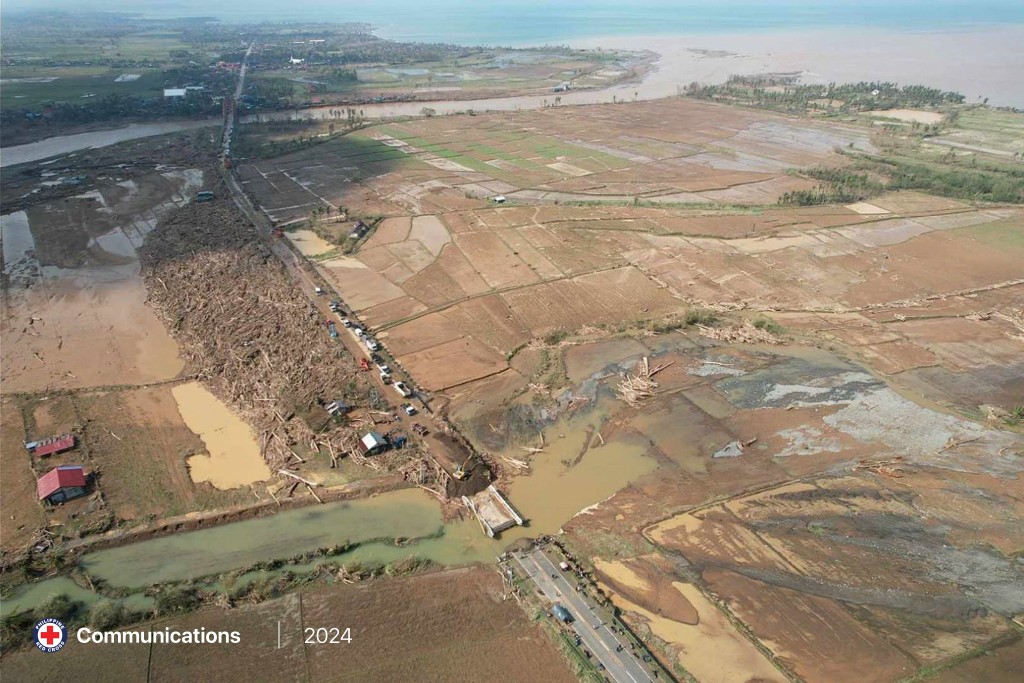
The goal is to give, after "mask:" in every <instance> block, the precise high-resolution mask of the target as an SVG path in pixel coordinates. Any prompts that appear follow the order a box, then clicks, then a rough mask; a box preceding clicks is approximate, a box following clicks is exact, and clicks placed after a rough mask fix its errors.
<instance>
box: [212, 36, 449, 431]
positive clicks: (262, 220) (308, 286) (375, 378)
mask: <svg viewBox="0 0 1024 683" xmlns="http://www.w3.org/2000/svg"><path fill="white" fill-rule="evenodd" d="M255 45H256V41H253V42H252V43H250V44H249V49H248V50H247V51H246V53H245V58H244V59H243V60H242V68H241V71H240V73H239V77H238V85H237V87H236V89H235V98H236V100H237V98H238V97H240V96H241V93H242V89H243V87H244V84H245V75H246V69H247V66H248V64H247V62H248V59H249V55H250V54H251V53H252V51H253V48H254V47H255ZM233 123H234V122H233V121H226V122H225V125H226V126H227V132H226V135H225V153H228V149H229V147H230V144H231V143H230V140H231V132H232V126H233ZM221 174H222V176H223V178H224V180H225V182H226V183H227V185H228V189H229V190H230V191H231V196H232V199H234V201H235V204H236V205H237V206H238V208H239V209H241V210H242V213H244V214H245V215H246V216H248V217H249V220H250V221H252V223H253V225H255V226H256V228H257V229H258V230H260V231H261V232H262V233H263V234H265V235H269V234H270V232H271V231H272V230H273V225H271V223H270V220H269V219H268V218H267V217H266V216H265V215H264V214H262V213H261V212H260V211H259V209H257V208H256V207H255V206H253V205H252V203H251V202H250V201H249V198H248V197H246V196H245V193H244V192H243V191H242V187H241V185H239V183H238V179H237V178H236V177H235V175H234V173H232V172H230V171H227V170H225V169H223V168H221ZM269 242H270V251H271V252H272V253H273V254H274V255H275V256H277V258H279V259H280V260H281V262H282V263H283V264H284V266H285V270H286V271H287V272H288V273H289V275H291V276H292V279H293V280H294V281H295V283H296V284H297V285H298V286H299V289H301V290H302V293H303V294H305V295H306V298H308V299H309V301H310V302H311V303H312V304H313V306H314V307H315V308H316V309H317V311H318V312H319V313H320V314H321V315H322V316H323V319H324V323H325V325H324V328H323V334H325V335H326V334H327V325H326V322H327V321H333V322H334V323H335V326H336V327H337V329H338V342H340V343H341V344H342V345H344V346H345V347H346V349H347V350H348V352H349V354H350V355H351V356H352V357H353V358H354V359H359V358H361V357H363V356H365V357H367V358H369V356H370V352H369V351H368V350H367V348H366V346H365V345H364V344H363V343H362V342H361V341H359V338H358V337H356V335H355V334H354V333H353V332H352V331H351V330H349V329H346V328H344V327H342V325H341V322H340V319H339V317H338V316H337V315H335V314H334V313H333V312H331V310H330V309H329V307H328V304H329V302H330V300H331V299H335V298H338V299H340V296H338V293H337V292H335V291H334V289H333V288H329V289H328V290H327V291H326V293H325V294H324V295H323V296H320V295H317V294H316V291H315V289H316V287H317V284H318V283H317V282H316V281H314V279H313V278H312V277H310V275H309V273H308V272H307V270H306V268H305V267H304V265H305V262H304V260H303V259H302V258H301V257H300V256H298V255H297V254H296V253H295V252H294V251H292V250H291V249H290V248H289V247H288V245H287V244H285V241H284V239H276V238H273V237H271V238H270V240H269ZM342 303H344V302H342ZM392 371H394V369H392ZM367 374H368V375H370V377H371V382H372V383H373V384H374V386H375V387H376V388H377V394H378V395H379V396H380V397H381V399H382V402H383V403H382V405H381V408H382V409H384V410H386V411H388V412H390V413H392V414H393V415H395V416H396V417H397V418H398V419H397V421H396V422H393V423H391V424H389V425H387V428H388V429H401V430H403V431H404V433H405V435H406V436H407V437H410V438H417V437H415V436H414V434H413V432H412V424H413V423H415V422H417V421H422V420H423V418H422V417H420V416H419V415H416V416H413V417H409V416H408V415H406V414H405V412H404V411H402V410H401V409H400V407H399V406H400V405H401V404H404V403H408V402H410V401H412V399H413V398H414V397H415V398H416V399H417V400H419V397H418V396H417V395H416V394H414V395H413V396H412V397H409V398H403V397H402V396H401V395H400V394H399V393H398V392H397V391H396V390H395V388H394V387H393V386H391V384H385V383H384V381H383V380H381V378H380V376H379V373H378V372H377V369H376V368H374V367H373V366H371V369H370V371H369V372H368V373H367ZM395 378H396V379H405V378H402V377H399V376H398V375H395ZM406 384H408V381H406ZM420 403H421V405H424V404H423V403H422V400H420ZM428 425H429V422H428ZM382 431H383V430H382Z"/></svg>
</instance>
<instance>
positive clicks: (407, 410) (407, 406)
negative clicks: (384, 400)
mask: <svg viewBox="0 0 1024 683" xmlns="http://www.w3.org/2000/svg"><path fill="white" fill-rule="evenodd" d="M402 410H404V411H405V414H406V415H408V416H409V417H412V416H413V415H415V414H416V408H415V407H414V406H413V404H411V403H406V404H405V405H404V406H402Z"/></svg>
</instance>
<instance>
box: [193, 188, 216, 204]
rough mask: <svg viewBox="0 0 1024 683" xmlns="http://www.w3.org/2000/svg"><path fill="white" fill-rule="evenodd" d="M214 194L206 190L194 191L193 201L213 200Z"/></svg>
mask: <svg viewBox="0 0 1024 683" xmlns="http://www.w3.org/2000/svg"><path fill="white" fill-rule="evenodd" d="M214 196H215V195H214V194H213V193H212V192H209V191H207V190H203V191H202V192H197V193H196V196H195V201H196V202H211V201H213V199H214Z"/></svg>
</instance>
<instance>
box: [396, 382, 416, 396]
mask: <svg viewBox="0 0 1024 683" xmlns="http://www.w3.org/2000/svg"><path fill="white" fill-rule="evenodd" d="M394 387H395V391H397V392H398V393H400V394H401V395H402V396H405V397H406V398H408V397H409V396H412V389H410V388H409V387H408V386H406V384H405V382H395V384H394Z"/></svg>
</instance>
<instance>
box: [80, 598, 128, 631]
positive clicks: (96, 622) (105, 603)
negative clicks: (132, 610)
mask: <svg viewBox="0 0 1024 683" xmlns="http://www.w3.org/2000/svg"><path fill="white" fill-rule="evenodd" d="M128 616H129V615H128V611H127V610H125V608H124V607H123V606H122V605H121V603H119V602H114V601H113V600H101V601H100V602H98V603H96V605H94V606H93V608H92V610H91V611H90V612H89V627H90V628H92V629H93V630H94V631H109V630H110V629H112V628H117V627H118V626H121V625H123V624H126V623H128V622H129V618H128Z"/></svg>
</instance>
